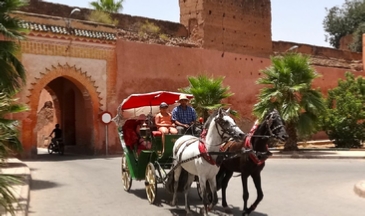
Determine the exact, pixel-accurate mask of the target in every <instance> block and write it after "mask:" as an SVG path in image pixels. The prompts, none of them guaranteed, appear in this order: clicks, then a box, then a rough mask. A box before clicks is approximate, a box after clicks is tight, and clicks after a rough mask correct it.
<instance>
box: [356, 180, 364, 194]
mask: <svg viewBox="0 0 365 216" xmlns="http://www.w3.org/2000/svg"><path fill="white" fill-rule="evenodd" d="M354 192H355V193H356V194H357V195H358V196H359V197H362V198H365V180H364V181H360V182H358V183H357V184H355V186H354Z"/></svg>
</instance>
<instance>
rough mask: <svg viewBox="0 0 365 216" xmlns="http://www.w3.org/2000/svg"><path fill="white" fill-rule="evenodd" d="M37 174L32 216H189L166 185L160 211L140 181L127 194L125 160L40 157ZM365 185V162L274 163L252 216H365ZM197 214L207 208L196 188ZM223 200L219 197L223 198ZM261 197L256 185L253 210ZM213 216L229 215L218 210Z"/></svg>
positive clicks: (235, 192) (235, 197) (234, 201)
mask: <svg viewBox="0 0 365 216" xmlns="http://www.w3.org/2000/svg"><path fill="white" fill-rule="evenodd" d="M25 162H26V164H27V165H28V166H29V168H30V169H31V175H32V182H31V192H30V208H29V215H30V216H33V215H34V216H43V215H45V216H61V215H62V216H74V215H75V216H76V215H78V216H79V215H87V216H97V215H102V216H107V215H112V216H118V215H133V216H134V215H138V216H139V215H159V216H165V215H185V211H184V199H183V195H180V196H179V201H178V204H179V206H178V208H177V207H171V206H169V205H168V204H166V203H167V201H170V200H171V195H169V194H168V193H167V192H166V191H165V189H164V188H162V185H160V186H159V188H158V200H159V201H160V202H159V204H158V205H150V204H149V203H148V201H147V198H146V194H145V188H144V184H143V182H137V181H134V182H133V184H132V189H131V191H130V192H129V193H127V192H125V191H124V190H123V188H122V182H121V178H120V176H121V175H120V162H121V160H120V157H108V158H105V157H100V158H95V157H94V158H92V157H86V156H74V155H67V154H66V155H63V156H59V155H48V154H44V155H40V156H39V159H37V160H31V161H25ZM364 179H365V160H346V159H341V160H331V159H322V160H318V159H269V160H268V161H267V163H266V167H265V169H264V171H263V173H262V185H263V190H264V194H265V197H264V199H263V201H262V202H261V203H260V204H259V206H258V207H257V209H256V212H254V213H252V214H251V215H252V216H265V215H270V216H305V215H308V216H327V215H328V216H337V215H338V216H343V215H351V216H356V215H359V216H360V215H361V216H362V215H364V212H365V199H364V198H360V197H358V196H357V195H356V194H355V193H354V191H353V187H354V184H355V183H357V182H358V181H360V180H364ZM193 187H194V188H192V189H191V192H190V194H191V196H190V199H191V205H192V206H191V208H192V210H194V211H198V209H199V208H200V207H201V206H202V204H201V201H200V200H199V198H198V196H197V192H196V188H195V184H193ZM220 197H221V195H220V192H219V198H220ZM227 197H228V203H229V204H230V205H231V207H232V210H233V213H234V215H240V213H241V212H240V211H241V210H242V206H243V201H242V186H241V182H240V178H233V179H232V180H231V182H230V184H229V187H228V191H227ZM255 197H256V192H255V189H254V186H253V183H252V180H250V199H249V204H251V203H252V202H253V201H254V199H255ZM211 215H225V214H224V213H223V209H222V208H221V207H220V203H219V204H218V207H216V208H215V209H214V211H213V213H212V214H211Z"/></svg>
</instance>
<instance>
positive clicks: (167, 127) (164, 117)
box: [155, 102, 177, 134]
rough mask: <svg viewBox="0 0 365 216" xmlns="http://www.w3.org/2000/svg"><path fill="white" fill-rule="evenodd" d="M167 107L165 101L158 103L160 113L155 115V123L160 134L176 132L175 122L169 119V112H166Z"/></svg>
mask: <svg viewBox="0 0 365 216" xmlns="http://www.w3.org/2000/svg"><path fill="white" fill-rule="evenodd" d="M168 107H169V105H167V103H165V102H162V103H161V104H160V113H158V114H157V115H156V117H155V124H156V126H157V128H158V130H159V131H161V133H162V134H168V133H170V134H177V130H176V128H175V124H174V123H173V122H172V120H171V114H170V113H169V112H167V108H168Z"/></svg>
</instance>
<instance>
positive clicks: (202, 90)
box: [179, 75, 236, 120]
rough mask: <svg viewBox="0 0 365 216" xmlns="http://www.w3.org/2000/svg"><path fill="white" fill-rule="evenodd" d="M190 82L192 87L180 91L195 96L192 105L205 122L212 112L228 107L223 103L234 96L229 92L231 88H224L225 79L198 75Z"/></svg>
mask: <svg viewBox="0 0 365 216" xmlns="http://www.w3.org/2000/svg"><path fill="white" fill-rule="evenodd" d="M188 80H189V83H190V85H189V86H188V87H185V88H181V89H179V91H181V92H183V93H187V94H192V95H193V96H194V98H193V100H192V101H191V104H192V106H193V107H194V108H195V110H196V112H197V114H198V116H201V117H203V118H204V119H205V120H206V119H207V118H208V117H209V111H210V110H214V109H218V108H219V107H224V106H227V105H228V104H225V103H223V102H222V101H223V99H226V98H228V97H230V96H232V95H233V93H231V92H229V89H230V87H229V86H227V87H222V85H223V84H222V83H223V80H224V77H218V78H213V77H208V76H206V75H198V76H197V77H194V76H190V77H188ZM233 114H236V112H235V111H233Z"/></svg>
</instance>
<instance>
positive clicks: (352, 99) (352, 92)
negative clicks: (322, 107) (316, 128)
mask: <svg viewBox="0 0 365 216" xmlns="http://www.w3.org/2000/svg"><path fill="white" fill-rule="evenodd" d="M345 76H346V79H345V80H339V81H338V86H337V87H336V88H333V89H331V90H329V91H328V97H327V100H326V106H327V114H326V115H325V116H324V117H323V129H324V130H325V131H326V133H327V135H328V137H329V138H330V139H331V140H334V143H335V145H336V146H337V147H359V146H361V143H362V141H364V140H365V133H364V130H365V107H364V105H365V79H364V78H362V77H358V78H355V76H354V75H353V74H352V73H350V72H347V73H346V75H345Z"/></svg>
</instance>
